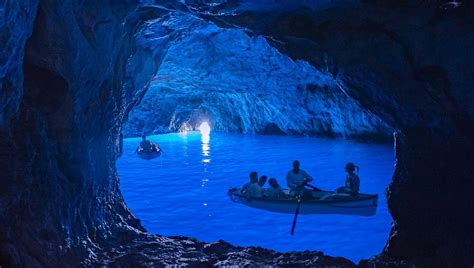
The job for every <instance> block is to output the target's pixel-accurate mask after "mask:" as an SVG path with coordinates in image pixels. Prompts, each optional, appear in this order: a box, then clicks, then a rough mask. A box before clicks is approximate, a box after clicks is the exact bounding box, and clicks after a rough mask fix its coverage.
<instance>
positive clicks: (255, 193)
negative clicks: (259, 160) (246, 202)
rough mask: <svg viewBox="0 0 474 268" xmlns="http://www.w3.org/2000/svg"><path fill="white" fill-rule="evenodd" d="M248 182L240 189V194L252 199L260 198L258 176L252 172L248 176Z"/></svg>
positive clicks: (260, 188) (260, 191) (260, 190)
mask: <svg viewBox="0 0 474 268" xmlns="http://www.w3.org/2000/svg"><path fill="white" fill-rule="evenodd" d="M249 177H250V182H247V183H246V184H244V186H243V187H242V190H241V193H242V194H244V195H248V196H252V197H262V187H260V185H258V174H257V172H255V171H253V172H251V173H250V175H249Z"/></svg>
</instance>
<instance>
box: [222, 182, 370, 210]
mask: <svg viewBox="0 0 474 268" xmlns="http://www.w3.org/2000/svg"><path fill="white" fill-rule="evenodd" d="M285 192H286V193H288V190H285ZM228 194H229V197H230V199H231V200H232V201H233V202H236V203H241V204H243V205H246V206H249V207H253V208H257V209H263V210H268V211H272V212H278V213H287V214H294V213H295V208H296V207H297V205H298V201H297V200H296V199H295V198H292V197H289V196H288V197H285V198H282V199H269V198H265V197H249V196H246V195H243V194H241V193H240V189H238V188H232V189H230V190H229V192H228ZM378 198H379V197H378V195H377V194H374V195H371V194H358V195H357V196H352V195H350V194H344V193H336V192H331V191H315V192H313V198H311V199H307V200H301V201H300V207H299V214H346V215H359V216H373V215H375V213H376V211H377V203H378Z"/></svg>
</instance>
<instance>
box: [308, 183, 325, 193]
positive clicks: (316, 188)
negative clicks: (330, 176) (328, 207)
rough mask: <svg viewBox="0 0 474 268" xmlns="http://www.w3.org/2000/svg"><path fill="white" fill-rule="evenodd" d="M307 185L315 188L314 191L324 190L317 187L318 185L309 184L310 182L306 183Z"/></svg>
mask: <svg viewBox="0 0 474 268" xmlns="http://www.w3.org/2000/svg"><path fill="white" fill-rule="evenodd" d="M305 186H308V187H309V188H311V189H313V190H314V191H322V190H321V189H319V188H318V187H316V186H313V185H311V184H308V183H306V184H305Z"/></svg>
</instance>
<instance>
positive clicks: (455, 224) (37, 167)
mask: <svg viewBox="0 0 474 268" xmlns="http://www.w3.org/2000/svg"><path fill="white" fill-rule="evenodd" d="M190 2H192V4H193V6H192V10H190V9H189V7H188V6H185V5H183V4H180V3H174V2H173V1H168V2H167V4H163V5H162V6H160V7H139V8H138V9H137V5H138V4H137V3H135V2H134V1H124V2H123V3H121V4H117V3H115V4H110V3H104V2H96V1H82V2H73V1H49V0H44V1H35V0H30V1H21V2H20V1H18V2H7V3H2V4H0V12H1V13H2V15H4V16H2V17H3V20H4V23H3V24H1V25H0V32H1V33H2V34H3V35H2V36H3V37H2V40H6V42H4V44H5V45H3V46H2V52H4V53H2V54H1V59H2V61H0V67H1V68H0V82H1V92H2V94H1V95H0V104H1V105H2V109H3V110H2V120H1V122H0V123H1V125H0V126H1V131H0V152H1V155H0V167H1V170H2V176H1V186H2V187H1V188H0V189H1V190H0V197H1V199H0V209H1V210H0V211H1V213H0V219H1V222H2V223H3V226H2V227H3V228H2V229H3V231H2V232H1V233H0V252H1V254H0V261H1V262H2V263H5V264H6V265H28V266H51V265H53V266H55V265H59V264H61V265H65V264H71V265H75V264H78V263H82V264H83V265H92V264H126V263H133V262H134V263H141V264H148V265H151V264H160V263H161V264H172V263H176V262H178V261H180V262H186V263H190V264H195V265H196V264H207V265H209V264H216V263H220V264H232V263H257V264H263V263H280V264H285V263H291V262H295V258H296V259H298V260H300V262H299V263H300V264H320V265H336V264H338V265H346V266H352V265H353V264H351V263H350V262H348V261H347V260H344V259H341V258H331V257H327V256H323V255H322V254H321V253H318V252H306V253H291V254H280V253H275V252H270V251H266V250H264V249H259V248H239V247H233V246H231V245H228V244H226V243H224V242H218V243H216V244H205V243H202V242H199V241H194V240H190V239H187V238H183V237H175V238H167V237H160V236H157V235H149V234H147V233H146V232H144V229H143V227H141V225H140V223H139V220H138V219H136V218H134V217H133V216H132V214H131V213H130V212H129V211H128V209H127V207H126V205H125V204H124V202H123V199H122V197H121V194H120V190H119V181H118V177H117V174H116V171H115V159H116V156H117V151H118V146H119V132H120V128H121V126H122V123H123V120H124V118H125V117H126V115H127V114H128V112H129V111H130V110H131V109H132V107H133V106H134V105H136V104H137V103H138V101H139V100H140V98H141V97H143V95H144V90H143V89H144V88H146V85H147V83H149V81H150V78H151V77H152V76H153V74H154V73H156V71H157V69H158V67H159V66H158V65H159V63H160V62H161V60H162V58H161V57H162V55H163V54H162V53H154V51H155V52H156V51H165V50H166V49H167V48H168V46H169V44H170V42H172V41H173V40H176V39H177V38H181V37H182V36H181V35H180V34H182V32H179V31H172V30H170V29H168V28H166V27H163V28H162V29H160V31H161V33H162V37H161V38H156V39H149V40H147V37H149V35H147V27H152V24H153V23H154V25H158V23H157V21H156V20H158V22H159V20H160V19H162V18H163V17H164V16H166V14H168V13H169V12H170V10H181V11H182V12H198V13H197V14H198V15H200V16H202V17H206V18H208V19H211V20H214V21H216V22H217V23H220V24H222V25H223V26H225V25H227V26H229V25H233V26H237V25H240V26H245V27H247V28H249V29H252V30H253V31H254V32H255V33H259V34H264V35H266V36H269V38H270V39H269V40H271V41H272V42H273V43H272V44H273V45H274V46H276V47H278V48H279V49H280V50H281V51H282V52H284V53H286V54H288V55H290V56H292V57H294V58H301V59H305V60H307V61H308V62H310V63H311V64H313V65H314V66H315V67H316V68H321V69H324V70H328V71H329V72H330V73H332V74H333V76H334V78H335V79H336V81H338V82H339V86H340V87H341V88H343V89H344V90H345V91H346V93H347V94H348V95H349V96H351V97H352V98H353V99H355V100H357V101H358V102H359V103H360V104H361V105H362V106H363V107H365V108H366V109H370V110H371V111H372V112H374V113H375V114H377V115H379V116H380V117H381V118H383V119H384V120H386V121H388V122H390V123H391V124H392V125H393V126H395V127H396V128H398V129H400V130H401V132H402V133H401V134H400V135H399V136H398V137H397V139H396V151H397V165H396V170H395V174H394V178H393V181H392V183H391V185H390V187H389V191H388V193H387V195H388V199H389V200H388V201H389V208H390V211H391V213H392V216H393V219H394V225H393V229H392V233H391V236H390V238H389V241H388V243H387V246H386V248H385V250H384V252H383V253H382V255H381V256H379V257H378V258H376V259H373V260H371V262H372V263H375V264H378V265H390V263H391V264H403V263H405V264H407V265H408V264H409V263H412V264H415V265H430V266H442V265H445V266H446V265H454V266H462V265H466V264H467V265H471V264H472V256H471V255H470V253H471V252H472V236H471V235H470V234H472V232H470V228H471V226H472V225H473V223H472V219H470V218H469V217H468V218H466V211H471V209H472V178H471V174H472V173H473V167H472V164H471V163H472V161H471V160H472V159H473V158H472V151H473V147H474V145H473V140H474V139H473V137H474V131H473V126H474V124H473V120H472V118H473V105H472V103H474V102H473V95H472V91H470V88H469V85H472V84H473V83H471V82H472V79H473V77H474V75H472V70H474V68H472V67H473V66H472V63H473V62H474V60H473V55H472V52H471V53H469V52H468V51H470V50H469V48H470V47H472V44H473V43H474V42H473V38H474V37H473V36H472V35H469V34H468V33H470V32H472V30H473V24H472V21H470V19H471V18H472V17H473V16H472V14H473V9H472V5H470V4H468V3H466V5H465V6H463V8H462V9H459V10H456V11H455V13H454V14H453V13H446V12H441V11H439V10H438V4H437V2H435V1H433V2H431V1H426V2H424V3H422V4H421V5H420V6H417V7H413V6H408V7H407V6H404V4H403V3H399V4H397V3H392V2H391V1H387V2H385V1H375V2H368V3H363V4H359V3H358V4H355V5H350V6H341V7H337V6H336V7H335V8H329V9H318V8H313V9H311V8H310V9H308V8H306V9H291V10H287V9H285V10H283V12H281V10H280V12H275V10H273V9H271V10H270V11H269V10H258V9H257V10H255V9H253V10H243V11H244V12H241V13H240V12H230V11H235V8H234V6H233V5H232V4H235V3H234V2H232V3H230V4H227V3H225V1H224V3H225V4H224V5H205V3H206V1H190ZM244 2H245V1H244ZM236 3H237V4H238V1H236ZM200 7H204V8H203V9H202V10H201V9H200ZM229 10H230V11H229ZM237 10H238V9H237ZM277 10H278V9H277ZM227 11H229V12H227ZM286 11H288V12H286ZM231 14H232V15H231ZM341 14H344V15H341ZM381 14H383V16H381ZM406 14H409V15H408V16H407V15H406ZM316 15H317V16H316ZM263 18H264V19H263ZM153 20H155V21H153ZM414 23H415V24H417V25H418V26H419V29H418V31H417V32H416V33H414V32H413V31H412V30H411V29H412V26H413V24H414ZM163 25H165V26H166V23H163ZM308 29H312V30H311V31H309V30H308ZM314 29H317V30H314ZM30 35H31V37H30ZM434 36H435V37H434ZM433 38H434V40H433ZM27 40H28V42H27ZM364 40H365V42H364ZM433 44H436V46H433ZM433 47H434V48H435V49H434V48H433ZM453 48H455V49H453ZM349 51H350V52H349ZM438 51H449V53H451V54H449V55H447V54H439V53H438ZM384 53H385V54H384ZM384 55H385V56H384ZM386 55H389V56H390V57H388V58H387V56H386ZM453 57H454V58H456V59H457V60H460V61H462V62H463V63H464V64H455V63H452V62H451V59H452V58H453ZM150 59H153V60H150ZM46 92H48V94H45V93H46ZM49 93H51V94H49ZM448 178H449V179H448ZM427 181H428V182H429V183H427ZM460 201H462V202H460Z"/></svg>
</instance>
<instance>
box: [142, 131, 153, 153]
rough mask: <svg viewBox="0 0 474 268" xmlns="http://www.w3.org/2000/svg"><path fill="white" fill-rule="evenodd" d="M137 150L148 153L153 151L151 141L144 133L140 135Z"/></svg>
mask: <svg viewBox="0 0 474 268" xmlns="http://www.w3.org/2000/svg"><path fill="white" fill-rule="evenodd" d="M155 147H156V145H155ZM139 150H140V151H142V152H145V153H149V152H152V151H153V147H152V143H151V142H150V141H149V140H147V139H146V136H145V135H143V136H142V141H141V142H140V148H139Z"/></svg>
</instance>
